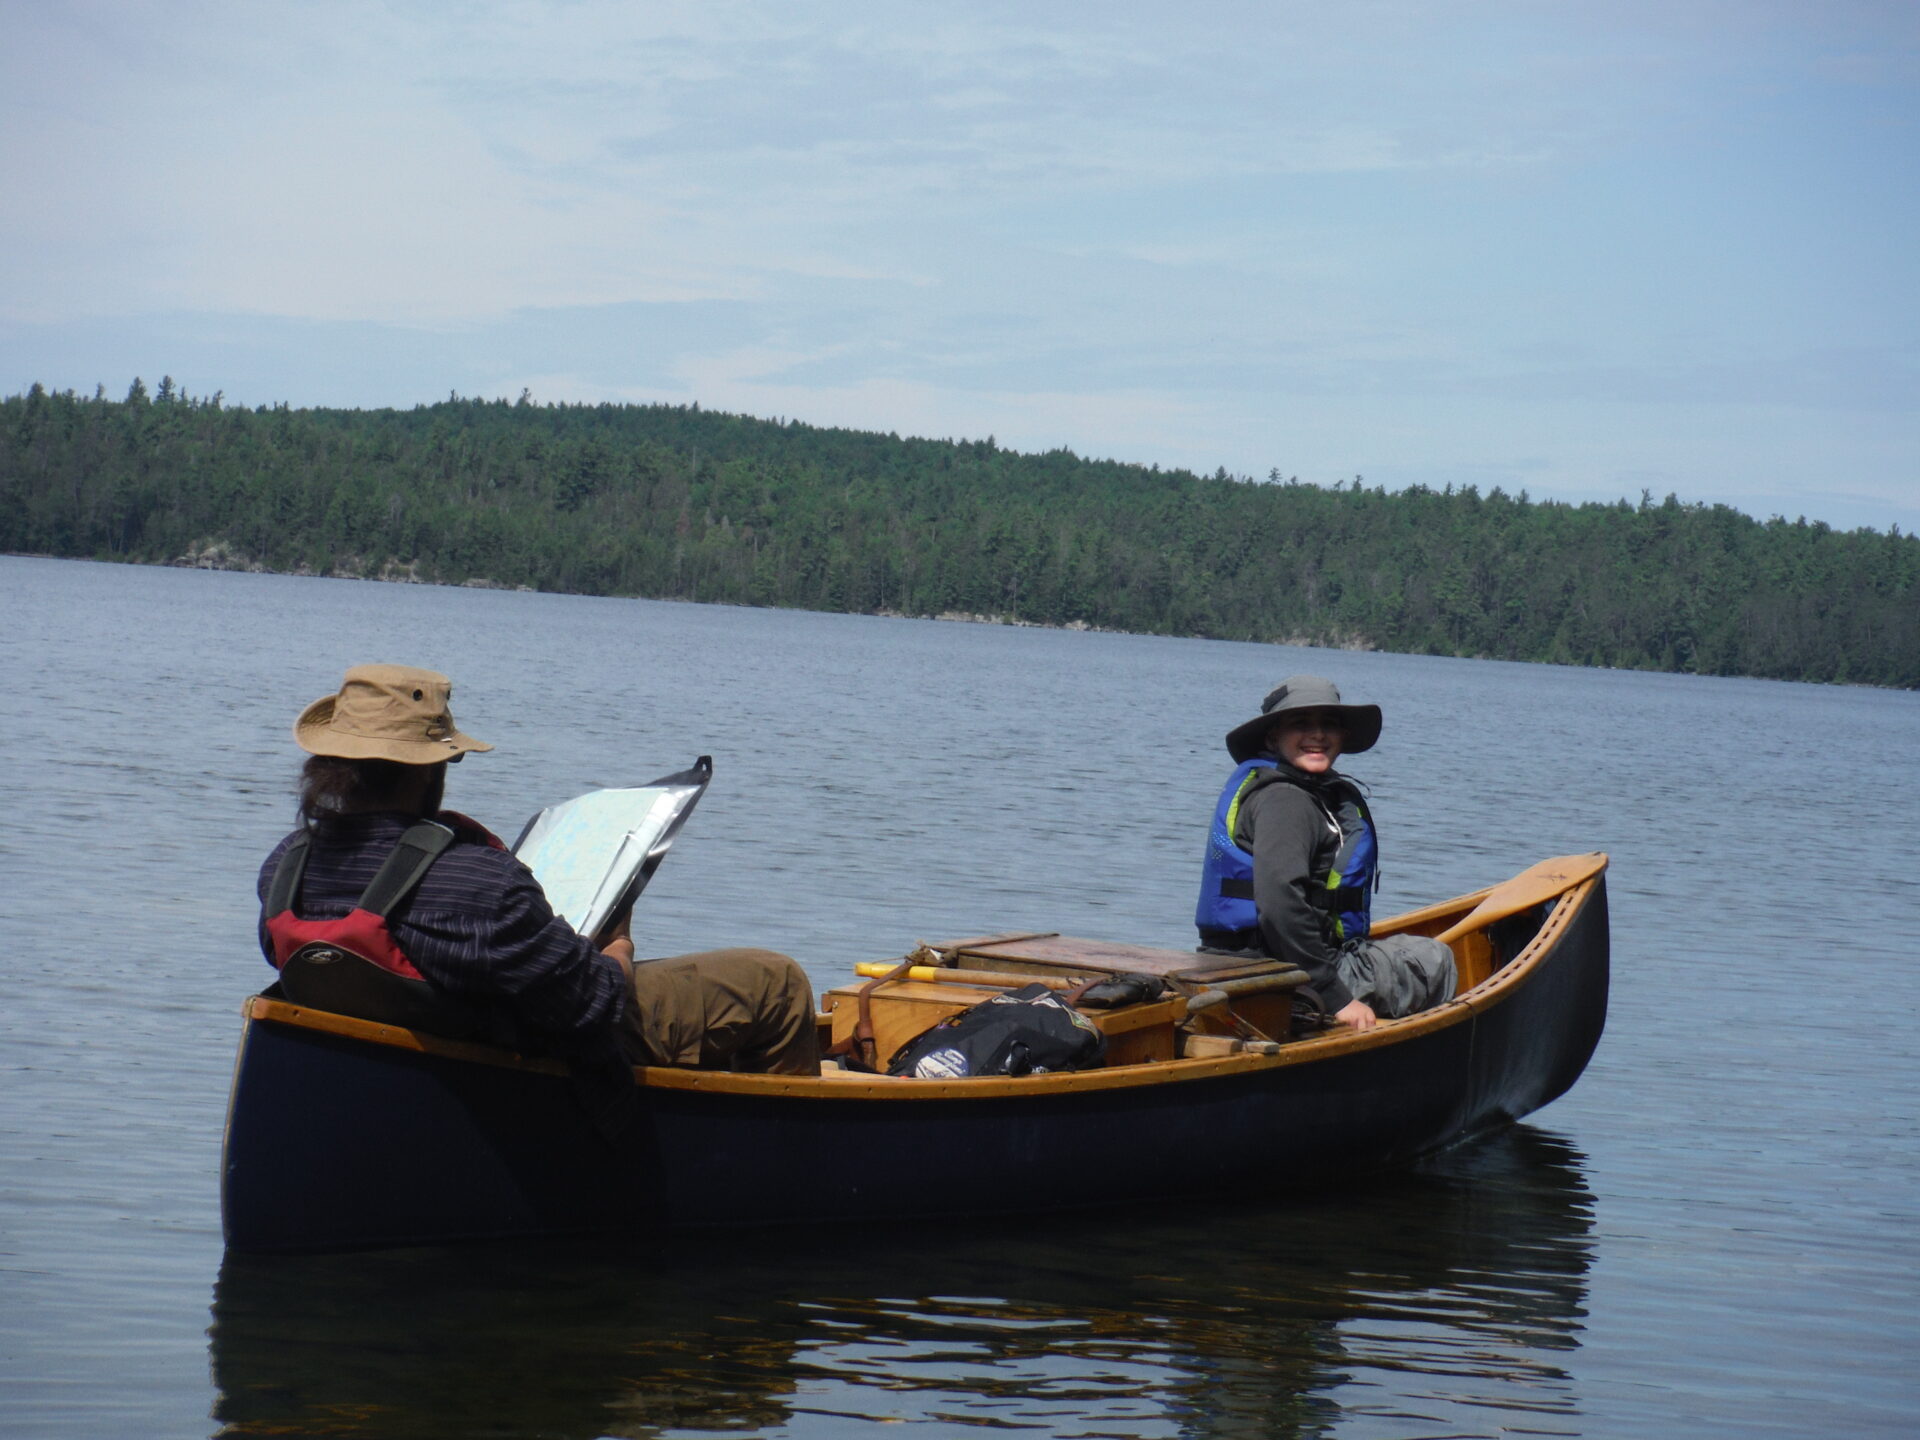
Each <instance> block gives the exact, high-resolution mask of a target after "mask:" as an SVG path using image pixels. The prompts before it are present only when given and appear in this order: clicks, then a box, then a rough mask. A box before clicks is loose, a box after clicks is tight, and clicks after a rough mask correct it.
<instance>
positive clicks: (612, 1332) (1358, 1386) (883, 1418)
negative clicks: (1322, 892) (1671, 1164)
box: [210, 1126, 1592, 1440]
mask: <svg viewBox="0 0 1920 1440" xmlns="http://www.w3.org/2000/svg"><path fill="white" fill-rule="evenodd" d="M1153 1158H1154V1162H1155V1163H1176V1164H1177V1163H1178V1155H1177V1154H1169V1155H1157V1156H1155V1157H1153ZM876 1163H880V1162H879V1159H878V1157H876ZM1582 1164H1583V1157H1582V1156H1581V1155H1580V1154H1579V1153H1578V1152H1577V1151H1576V1150H1574V1149H1573V1148H1572V1147H1571V1146H1569V1145H1568V1144H1567V1143H1565V1142H1564V1141H1562V1140H1561V1139H1559V1138H1558V1137H1556V1136H1554V1135H1552V1134H1550V1133H1547V1132H1545V1131H1542V1130H1539V1129H1535V1128H1532V1127H1528V1126H1516V1127H1514V1128H1512V1129H1510V1130H1508V1131H1506V1132H1504V1133H1503V1134H1500V1135H1497V1136H1494V1137H1491V1138H1489V1139H1486V1140H1483V1141H1480V1142H1477V1143H1475V1144H1473V1145H1471V1146H1467V1147H1463V1148H1462V1149H1460V1150H1458V1151H1456V1152H1453V1153H1451V1154H1449V1155H1445V1156H1441V1157H1439V1158H1437V1159H1435V1160H1433V1161H1430V1162H1428V1163H1427V1164H1425V1165H1424V1166H1422V1167H1421V1168H1420V1169H1419V1170H1418V1171H1417V1172H1415V1173H1414V1174H1413V1175H1412V1176H1411V1177H1408V1176H1404V1175H1403V1176H1400V1177H1397V1178H1396V1179H1394V1180H1393V1181H1391V1182H1383V1183H1380V1184H1377V1185H1369V1186H1367V1187H1364V1188H1360V1189H1356V1190H1353V1191H1351V1192H1348V1193H1344V1194H1338V1195H1333V1196H1328V1197H1324V1198H1322V1199H1319V1200H1315V1201H1308V1202H1297V1201H1293V1200H1289V1201H1287V1202H1285V1203H1275V1204H1272V1205H1261V1204H1241V1205H1208V1206H1182V1207H1179V1208H1178V1210H1177V1211H1174V1210H1170V1209H1168V1208H1167V1207H1161V1208H1159V1209H1158V1210H1155V1211H1151V1212H1141V1211H1133V1212H1125V1213H1115V1214H1102V1215H1099V1216H1094V1217H1089V1218H1085V1219H1075V1218H1072V1217H1063V1216H1058V1215H1055V1216H1041V1217H1032V1218H1029V1219H1026V1220H1023V1221H1017V1222H1007V1221H995V1222H991V1223H988V1222H982V1223H980V1224H978V1225H966V1224H958V1225H956V1224H954V1223H952V1222H941V1223H939V1224H933V1223H928V1224H927V1225H925V1226H915V1225H914V1224H913V1223H912V1222H911V1221H906V1222H903V1223H902V1224H901V1225H900V1226H899V1227H894V1228H888V1229H883V1230H873V1229H866V1230H855V1229H834V1230H818V1231H796V1232H788V1233H785V1234H759V1235H749V1236H733V1235H726V1234H710V1235H700V1236H692V1237H675V1238H673V1239H672V1240H670V1241H669V1242H667V1243H666V1244H665V1245H664V1246H662V1247H660V1248H652V1247H649V1246H646V1245H645V1244H644V1243H643V1244H640V1245H630V1246H627V1247H624V1248H622V1247H617V1246H610V1245H607V1244H605V1243H598V1244H591V1245H589V1244H568V1245H550V1244H542V1245H516V1246H511V1247H484V1248H474V1249H457V1250H453V1249H450V1250H421V1251H403V1252H387V1253H380V1254H367V1255H348V1256H314V1257H297V1258H286V1257H247V1256H238V1255H229V1256H228V1257H227V1259H226V1261H225V1263H224V1264H223V1266H222V1268H221V1271H220V1276H219V1280H218V1283H217V1285H216V1288H215V1293H214V1304H213V1326H212V1330H211V1332H210V1333H211V1337H212V1359H213V1374H214V1380H215V1384H216V1385H217V1387H218V1391H219V1394H218V1398H217V1401H216V1405H215V1412H214V1413H215V1416H216V1418H217V1420H218V1421H220V1422H221V1429H220V1430H219V1432H218V1433H220V1434H222V1435H227V1436H255V1435H261V1436H264V1435H311V1436H369V1437H372V1436H379V1437H392V1440H404V1437H408V1436H425V1435H445V1434H462V1435H533V1434H538V1435H543V1436H561V1437H574V1436H580V1437H587V1436H600V1435H618V1436H635V1437H639V1436H648V1437H651V1436H664V1435H668V1434H688V1433H693V1434H704V1433H715V1432H733V1433H738V1432H742V1431H747V1432H754V1433H763V1434H764V1433H769V1432H785V1433H792V1434H801V1433H807V1434H833V1433H844V1432H845V1431H847V1430H851V1429H860V1428H864V1426H865V1425H866V1424H868V1423H889V1424H891V1425H892V1426H902V1425H904V1426H905V1429H906V1431H907V1432H909V1433H929V1432H931V1431H934V1430H950V1429H953V1428H955V1427H962V1426H983V1427H988V1428H1013V1429H1021V1430H1029V1431H1034V1432H1038V1433H1041V1434H1049V1435H1052V1434H1058V1435H1080V1436H1108V1435H1111V1436H1141V1437H1146V1436H1168V1435H1181V1436H1210V1437H1211V1436H1221V1437H1226V1436H1262V1437H1267V1436H1295V1435H1300V1436H1307V1435H1320V1434H1324V1433H1327V1432H1328V1431H1329V1430H1330V1429H1331V1428H1332V1427H1333V1424H1334V1422H1335V1420H1336V1419H1338V1420H1339V1421H1340V1425H1341V1429H1342V1432H1343V1433H1366V1434H1383V1435H1387V1434H1391V1435H1399V1434H1423V1433H1435V1432H1437V1431H1438V1432H1443V1433H1446V1434H1450V1435H1469V1434H1487V1433H1498V1432H1502V1431H1510V1430H1515V1429H1518V1430H1524V1431H1529V1432H1533V1433H1548V1434H1551V1433H1556V1432H1559V1433H1566V1432H1568V1431H1570V1430H1571V1428H1572V1427H1571V1426H1570V1424H1569V1421H1570V1419H1571V1417H1573V1416H1575V1415H1576V1414H1577V1412H1578V1397H1577V1396H1576V1394H1575V1393H1574V1391H1573V1388H1572V1386H1571V1384H1570V1382H1569V1380H1568V1377H1567V1375H1566V1372H1565V1370H1564V1369H1563V1368H1562V1363H1561V1362H1562V1360H1563V1359H1564V1356H1565V1354H1566V1352H1568V1351H1570V1350H1571V1349H1572V1348H1573V1347H1575V1346H1576V1345H1577V1344H1578V1337H1579V1334H1580V1329H1581V1324H1582V1320H1583V1316H1584V1307H1585V1298H1586V1279H1585V1277H1586V1271H1587V1265H1588V1244H1589V1240H1588V1237H1589V1232H1590V1229H1591V1226H1592V1206H1591V1199H1590V1196H1589V1194H1588V1190H1587V1187H1586V1184H1585V1181H1584V1179H1583V1178H1582V1174H1581V1169H1582ZM1389 1372H1391V1374H1392V1383H1391V1384H1385V1385H1383V1384H1382V1383H1381V1381H1382V1378H1383V1377H1385V1376H1387V1375H1388V1374H1389ZM1370 1387H1378V1390H1377V1393H1380V1394H1388V1395H1392V1396H1394V1397H1396V1398H1395V1399H1394V1400H1393V1401H1392V1403H1391V1405H1390V1406H1388V1405H1384V1404H1382V1405H1377V1406H1376V1405H1370V1403H1369V1398H1368V1396H1369V1388H1370ZM889 1433H894V1434H897V1433H902V1432H901V1431H900V1430H899V1429H890V1431H889Z"/></svg>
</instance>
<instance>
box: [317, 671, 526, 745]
mask: <svg viewBox="0 0 1920 1440" xmlns="http://www.w3.org/2000/svg"><path fill="white" fill-rule="evenodd" d="M452 696H453V682H452V681H451V680H449V679H447V677H446V676H444V675H442V674H440V673H439V672H438V671H437V670H416V669H414V668H413V667H412V666H411V665H356V666H354V667H353V668H352V669H351V670H349V671H347V676H346V679H345V680H343V681H342V682H341V683H340V693H339V694H337V695H322V696H321V697H320V698H319V699H318V700H316V701H314V702H313V703H312V704H311V705H309V706H307V708H306V709H305V710H302V711H301V712H300V718H299V719H298V720H296V721H294V722H293V738H294V739H295V740H297V741H298V742H299V743H300V748H301V749H302V750H306V751H308V752H310V753H312V754H314V755H335V756H338V757H340V758H341V759H343V760H394V761H398V762H399V763H400V764H402V765H437V764H439V763H440V762H441V761H442V760H457V759H459V758H460V757H461V756H462V755H465V754H466V753H467V752H468V751H470V750H491V749H493V746H491V745H489V744H487V742H486V741H484V740H476V739H474V738H473V736H471V735H463V734H461V733H460V730H459V729H458V728H457V727H456V726H455V725H454V723H453V712H452V711H451V710H449V709H448V708H447V702H448V700H449V699H451V698H452Z"/></svg>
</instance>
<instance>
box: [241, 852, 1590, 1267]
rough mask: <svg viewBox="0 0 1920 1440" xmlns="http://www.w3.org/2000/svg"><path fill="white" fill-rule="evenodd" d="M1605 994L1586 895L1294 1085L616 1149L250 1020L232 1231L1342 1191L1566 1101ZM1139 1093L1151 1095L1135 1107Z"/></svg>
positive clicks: (659, 1098) (804, 1119) (760, 1100)
mask: <svg viewBox="0 0 1920 1440" xmlns="http://www.w3.org/2000/svg"><path fill="white" fill-rule="evenodd" d="M1533 924H1534V925H1535V926H1536V927H1538V926H1539V924H1540V922H1539V917H1535V918H1534V921H1533ZM1607 986H1608V935H1607V910H1606V894H1605V888H1604V879H1602V878H1596V879H1594V880H1593V881H1592V882H1590V884H1588V885H1587V886H1585V887H1584V888H1582V889H1581V890H1579V891H1578V892H1576V893H1575V894H1573V895H1570V896H1569V897H1568V898H1567V900H1565V901H1563V902H1562V903H1561V906H1560V907H1559V909H1558V911H1557V912H1556V913H1555V914H1554V915H1553V916H1552V917H1551V918H1550V919H1549V920H1548V921H1547V923H1546V924H1545V925H1544V927H1541V933H1540V935H1539V936H1538V937H1537V938H1536V939H1535V940H1534V941H1533V942H1532V943H1531V944H1529V945H1528V946H1527V948H1526V950H1525V951H1524V952H1523V953H1522V955H1521V957H1520V958H1519V959H1517V960H1516V961H1515V962H1514V963H1513V964H1511V965H1509V966H1508V967H1507V968H1506V969H1505V970H1503V971H1501V972H1500V973H1499V974H1497V975H1496V976H1495V977H1494V980H1493V981H1492V982H1490V983H1489V984H1487V985H1483V986H1480V987H1478V988H1476V989H1475V990H1474V991H1472V992H1469V994H1468V995H1467V996H1465V997H1463V1000H1462V1001H1461V1002H1457V1003H1455V1004H1453V1005H1450V1006H1447V1007H1443V1010H1442V1011H1436V1012H1429V1013H1428V1014H1427V1015H1425V1016H1421V1017H1416V1019H1415V1020H1414V1021H1407V1022H1399V1024H1398V1025H1393V1026H1387V1027H1383V1028H1382V1030H1380V1031H1376V1032H1373V1034H1372V1035H1370V1036H1365V1037H1349V1038H1346V1039H1342V1040H1315V1041H1309V1042H1302V1043H1301V1044H1299V1045H1297V1046H1289V1047H1287V1049H1286V1051H1283V1054H1282V1057H1279V1058H1280V1059H1282V1060H1284V1061H1286V1062H1287V1063H1269V1062H1262V1061H1261V1060H1260V1059H1258V1058H1256V1057H1235V1060H1234V1061H1233V1062H1231V1063H1229V1062H1220V1063H1218V1064H1209V1065H1202V1066H1198V1067H1194V1066H1188V1067H1187V1068H1186V1070H1185V1071H1184V1072H1183V1071H1182V1067H1181V1064H1175V1065H1172V1066H1158V1067H1135V1069H1134V1071H1133V1077H1132V1078H1131V1079H1130V1080H1129V1079H1128V1078H1127V1072H1090V1074H1091V1075H1092V1076H1102V1077H1105V1076H1109V1075H1111V1076H1112V1077H1115V1078H1114V1079H1113V1080H1112V1081H1111V1083H1109V1081H1108V1080H1107V1079H1104V1078H1103V1079H1100V1080H1091V1081H1090V1080H1089V1077H1087V1076H1076V1077H1066V1076H1059V1077H1039V1078H1034V1079H1029V1080H1025V1081H1020V1082H1005V1081H968V1082H959V1085H960V1087H961V1088H960V1089H959V1090H958V1091H956V1090H955V1088H954V1087H953V1086H946V1087H937V1088H936V1089H935V1090H934V1091H933V1092H927V1091H925V1090H924V1089H923V1090H922V1091H921V1092H919V1093H912V1087H913V1086H914V1085H918V1084H920V1083H921V1082H899V1083H900V1084H901V1086H902V1087H903V1089H902V1090H901V1091H900V1092H898V1093H888V1094H887V1095H885V1096H884V1097H879V1098H876V1096H875V1095H874V1094H873V1093H872V1090H873V1086H872V1085H871V1084H868V1085H860V1086H835V1085H832V1084H829V1083H824V1082H808V1081H801V1082H795V1084H794V1085H793V1086H792V1087H790V1088H789V1089H787V1090H784V1091H783V1090H781V1089H778V1088H775V1087H772V1086H769V1085H766V1084H759V1085H757V1086H756V1085H755V1084H754V1083H747V1084H744V1085H742V1084H738V1083H737V1081H739V1080H746V1081H749V1082H761V1081H764V1080H766V1079H768V1078H770V1077H712V1078H714V1079H717V1080H718V1081H719V1084H717V1085H715V1086H713V1087H712V1088H703V1087H699V1086H696V1087H693V1088H685V1087H682V1086H679V1085H668V1084H661V1085H655V1084H648V1085H644V1086H642V1087H640V1088H639V1089H638V1090H637V1091H636V1092H635V1096H634V1106H633V1112H632V1114H631V1116H630V1117H629V1121H628V1123H627V1125H626V1127H625V1129H624V1130H622V1131H621V1132H620V1133H619V1135H618V1137H617V1138H616V1139H613V1140H609V1139H608V1138H606V1137H605V1136H604V1135H603V1134H602V1133H601V1131H599V1130H597V1129H596V1128H595V1126H594V1125H593V1124H592V1123H591V1122H590V1121H589V1119H588V1116H587V1111H586V1109H585V1108H583V1106H582V1105H581V1103H580V1101H579V1099H578V1098H577V1097H576V1095H575V1094H574V1092H573V1090H572V1088H571V1086H570V1082H569V1081H568V1079H567V1078H566V1077H565V1076H564V1075H563V1074H560V1073H557V1072H556V1071H555V1070H554V1069H553V1067H547V1068H545V1069H529V1068H525V1067H514V1066H510V1065H503V1064H499V1063H487V1062H486V1061H484V1060H481V1059H476V1058H470V1057H466V1056H463V1055H459V1054H450V1053H446V1051H447V1050H448V1049H449V1048H450V1047H441V1049H440V1050H439V1051H438V1052H436V1051H431V1050H421V1049H417V1048H406V1047H405V1046H401V1045H395V1044H389V1043H382V1042H381V1041H379V1040H377V1039H370V1038H366V1037H365V1036H358V1035H353V1034H343V1033H337V1032H336V1031H335V1030H332V1029H328V1028H325V1027H323V1026H315V1025H311V1024H306V1023H291V1022H288V1021H286V1020H281V1019H268V1018H260V1016H259V1015H258V1014H256V1015H255V1017H254V1018H252V1019H250V1020H249V1022H248V1024H247V1028H246V1031H245V1034H244V1036H243V1038H242V1041H241V1049H240V1057H239V1062H238V1066H237V1071H236V1074H235V1079H234V1090H233V1100H232V1106H231V1110H230V1114H229V1119H228V1130H227V1139H226V1146H225V1153H224V1159H223V1177H222V1215H223V1221H224V1226H225V1231H226V1238H227V1243H228V1245H229V1246H231V1247H233V1248H234V1249H237V1250H246V1251H279V1250H325V1249H351V1248H360V1247H370V1246H381V1245H403V1244H434V1243H441V1242H445V1241H454V1240H469V1239H479V1238H487V1237H499V1236H511V1235H549V1234H564V1233H577V1232H588V1231H602V1230H619V1229H622V1228H626V1227H638V1226H645V1227H648V1228H650V1229H652V1228H658V1227H662V1226H713V1225H765V1224H790V1223H803V1222H809V1221H827V1220H834V1221H845V1220H858V1219H867V1218H872V1219H883V1218H889V1217H897V1218H905V1217H926V1216H930V1215H943V1214H957V1215H964V1214H983V1213H991V1212H1000V1211H1014V1210H1040V1209H1065V1208H1078V1207H1083V1206H1088V1205H1096V1204H1119V1203H1128V1202H1138V1201H1146V1200H1158V1199H1173V1198H1177V1197H1182V1196H1188V1195H1206V1194H1226V1193H1233V1192H1234V1191H1236V1190H1241V1189H1260V1190H1264V1189H1270V1188H1274V1187H1281V1186H1297V1185H1311V1184H1315V1183H1326V1182H1329V1181H1339V1180H1345V1179H1350V1178H1352V1177H1353V1176H1355V1175H1357V1174H1362V1173H1366V1172H1370V1171H1374V1170H1379V1169H1383V1168H1388V1167H1393V1166H1398V1165H1402V1164H1405V1163H1407V1162H1409V1161H1411V1160H1413V1159H1415V1158H1417V1157H1419V1156H1421V1155H1425V1154H1430V1153H1432V1152H1433V1151H1436V1150H1439V1149H1442V1148H1444V1147H1446V1146H1448V1145H1451V1144H1454V1143H1457V1142H1458V1141H1460V1140H1462V1139H1465V1138H1467V1137H1468V1136H1471V1135H1474V1134H1478V1133H1481V1132H1484V1131H1486V1130H1489V1129H1491V1128H1494V1127H1496V1126H1499V1125H1502V1124H1505V1123H1507V1122H1508V1121H1511V1120H1513V1119H1516V1118H1518V1117H1520V1116H1522V1115H1526V1114H1528V1113H1530V1112H1531V1111H1533V1110H1536V1109H1538V1108H1539V1107H1540V1106H1542V1105H1544V1104H1546V1103H1547V1102H1548V1101H1550V1100H1552V1099H1554V1098H1555V1097H1556V1096H1558V1095H1560V1094H1562V1093H1563V1092H1564V1091H1565V1090H1566V1089H1567V1088H1568V1087H1569V1086H1571V1085H1572V1084H1573V1083H1574V1081H1575V1080H1576V1079H1578V1078H1579V1075H1580V1073H1581V1071H1582V1070H1583V1069H1584V1068H1585V1066H1586V1063H1587V1061H1588V1059H1589V1057H1590V1056H1591V1055H1592V1053H1593V1050H1594V1047H1595V1046H1596V1045H1597V1044H1598V1042H1599V1039H1600V1034H1601V1030H1602V1027H1603V1026H1604V1023H1605V1018H1606V1008H1607ZM365 1028H368V1027H362V1029H365ZM452 1048H457V1047H452ZM1288 1052H1294V1054H1293V1056H1289V1055H1288ZM1182 1063H1184V1062H1182ZM1143 1071H1152V1072H1154V1074H1155V1077H1156V1078H1154V1079H1153V1080H1151V1081H1150V1082H1143V1081H1142V1080H1141V1079H1140V1078H1139V1077H1140V1074H1141V1072H1143ZM1196 1072H1198V1073H1199V1074H1200V1077H1201V1078H1178V1076H1179V1074H1181V1073H1186V1074H1192V1073H1196ZM650 1073H657V1072H650ZM1162 1074H1164V1076H1165V1078H1158V1076H1159V1075H1162ZM1049 1081H1053V1082H1057V1083H1056V1084H1054V1085H1053V1086H1051V1087H1049V1085H1048V1083H1047V1082H1049ZM728 1082H736V1083H735V1084H734V1087H733V1088H727V1086H728ZM969 1086H971V1087H973V1088H972V1089H967V1088H965V1087H969ZM1076 1086H1077V1087H1078V1088H1076ZM856 1092H858V1093H856Z"/></svg>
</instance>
